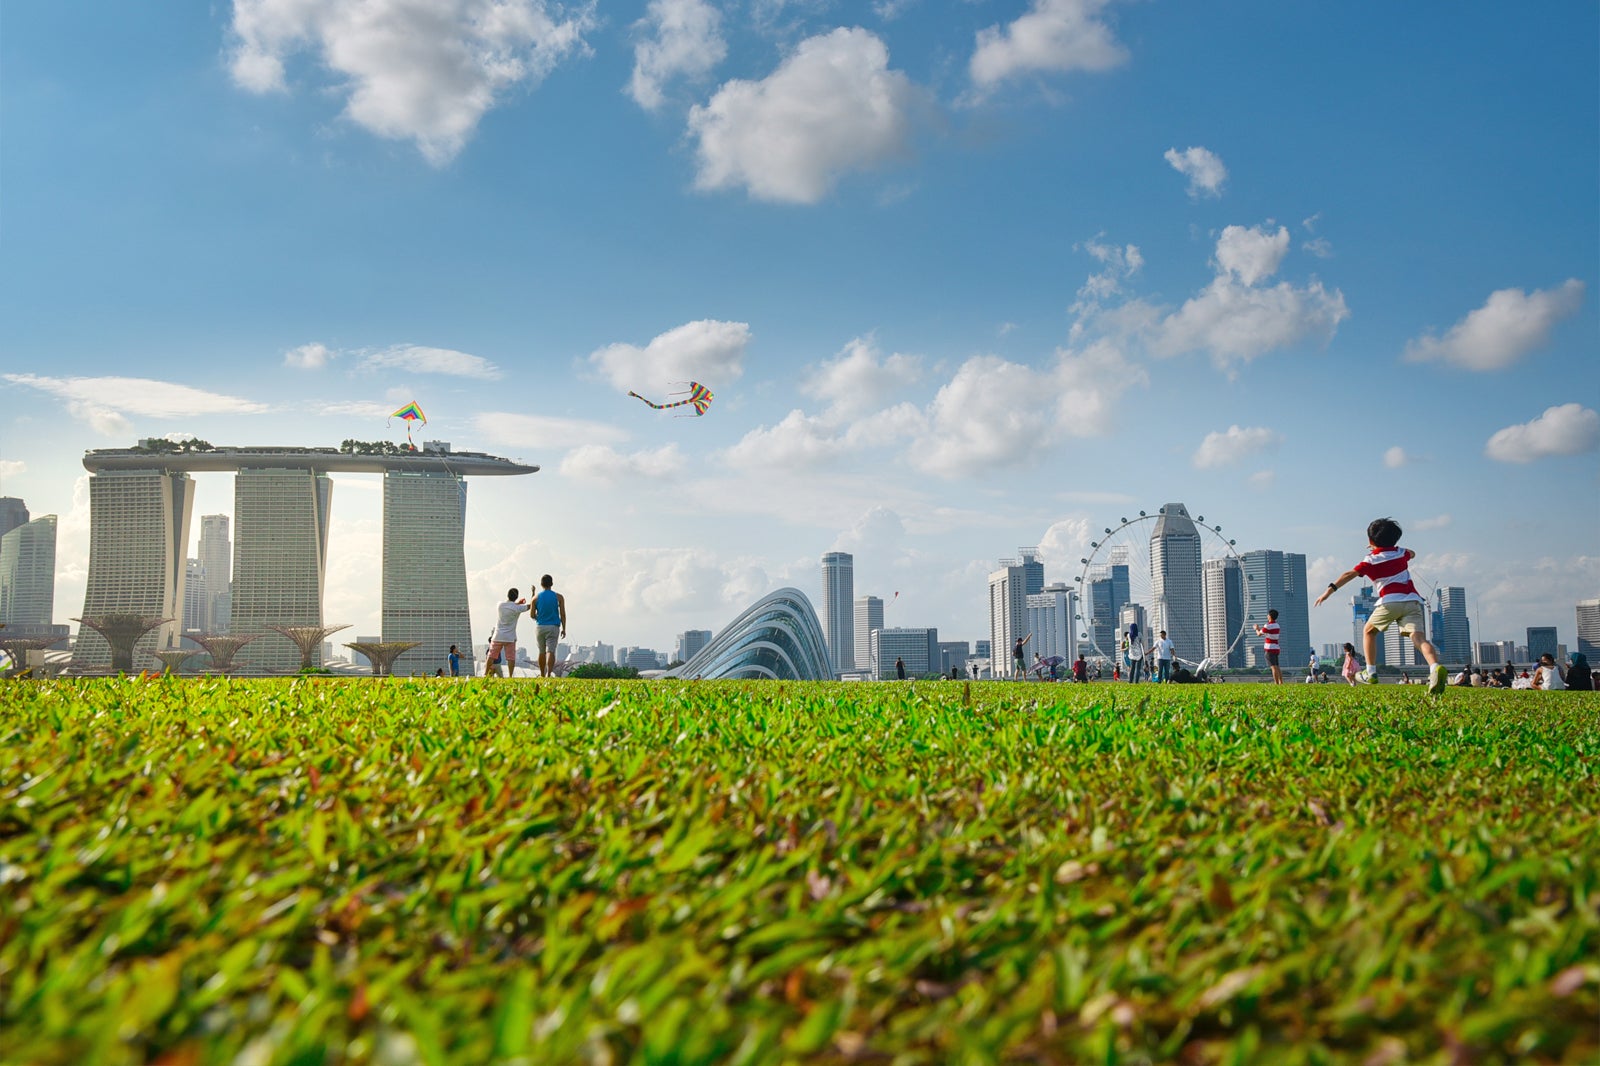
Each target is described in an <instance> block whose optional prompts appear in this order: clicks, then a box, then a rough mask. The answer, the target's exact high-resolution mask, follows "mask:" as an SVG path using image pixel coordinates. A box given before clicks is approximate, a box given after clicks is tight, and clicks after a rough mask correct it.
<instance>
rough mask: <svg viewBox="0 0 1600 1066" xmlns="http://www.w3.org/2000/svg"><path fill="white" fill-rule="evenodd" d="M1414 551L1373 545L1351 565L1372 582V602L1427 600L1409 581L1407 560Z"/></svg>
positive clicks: (1410, 558) (1409, 573)
mask: <svg viewBox="0 0 1600 1066" xmlns="http://www.w3.org/2000/svg"><path fill="white" fill-rule="evenodd" d="M1416 554H1417V553H1416V552H1414V551H1412V550H1411V549H1410V548H1401V547H1399V546H1396V547H1393V548H1374V549H1373V550H1372V551H1371V552H1369V553H1368V554H1367V557H1366V558H1365V559H1362V560H1361V561H1360V562H1359V563H1357V564H1356V565H1355V566H1354V567H1353V568H1352V569H1354V570H1355V572H1356V573H1358V574H1360V575H1361V576H1362V577H1364V578H1366V579H1367V580H1368V581H1370V582H1372V584H1373V586H1374V587H1373V593H1374V594H1375V595H1376V597H1377V599H1376V601H1375V602H1376V603H1378V604H1379V605H1380V606H1381V605H1383V604H1385V603H1404V602H1406V601H1407V600H1416V601H1417V602H1418V603H1425V602H1427V601H1426V600H1424V599H1423V598H1422V594H1421V593H1419V592H1418V591H1417V587H1416V586H1415V585H1413V584H1412V583H1411V569H1410V563H1411V560H1412V559H1414V558H1416Z"/></svg>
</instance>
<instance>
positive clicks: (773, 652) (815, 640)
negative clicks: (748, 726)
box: [666, 588, 834, 681]
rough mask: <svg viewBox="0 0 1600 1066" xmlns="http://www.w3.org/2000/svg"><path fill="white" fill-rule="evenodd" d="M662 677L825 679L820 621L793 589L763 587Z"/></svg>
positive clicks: (827, 664)
mask: <svg viewBox="0 0 1600 1066" xmlns="http://www.w3.org/2000/svg"><path fill="white" fill-rule="evenodd" d="M666 676H668V677H699V678H706V679H714V678H756V677H767V678H773V679H775V680H780V681H831V680H833V678H834V672H833V661H832V660H831V659H829V658H828V643H827V641H826V640H825V639H824V638H823V635H822V623H821V622H819V621H818V620H817V612H816V611H815V609H813V608H812V606H811V601H810V600H808V599H807V598H806V594H805V593H803V592H801V591H800V590H799V589H792V588H784V589H778V590H777V591H776V592H769V593H767V594H766V595H765V596H763V597H761V598H760V599H759V600H757V601H756V602H755V603H753V604H751V605H750V606H749V607H747V608H745V610H744V613H743V614H741V615H739V617H737V618H735V619H734V620H733V621H732V622H730V623H729V624H728V625H727V627H726V628H725V629H723V630H722V632H720V633H718V634H717V635H716V636H715V637H714V638H712V641H711V643H709V644H707V645H706V646H705V647H704V648H701V649H700V650H699V651H698V652H696V653H695V656H694V658H692V659H690V660H689V661H688V662H686V663H684V664H683V665H682V666H680V667H678V668H677V669H676V670H672V671H669V672H668V673H667V675H666Z"/></svg>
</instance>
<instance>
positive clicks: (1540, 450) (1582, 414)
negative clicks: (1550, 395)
mask: <svg viewBox="0 0 1600 1066" xmlns="http://www.w3.org/2000/svg"><path fill="white" fill-rule="evenodd" d="M1597 448H1600V414H1596V413H1595V412H1594V411H1591V410H1590V409H1589V408H1587V407H1581V406H1579V405H1578V404H1575V403H1564V404H1561V405H1560V406H1559V407H1551V408H1548V409H1547V410H1546V411H1545V413H1544V414H1542V415H1540V416H1539V417H1538V418H1535V419H1534V420H1533V421H1532V422H1525V423H1523V424H1522V425H1517V426H1507V427H1506V428H1505V429H1502V430H1500V431H1499V432H1498V433H1496V434H1495V435H1494V436H1492V437H1490V438H1489V443H1488V444H1487V445H1486V446H1485V447H1484V449H1483V454H1484V455H1487V456H1488V457H1489V458H1491V459H1498V460H1499V461H1500V462H1502V463H1531V462H1533V461H1534V460H1535V459H1543V458H1546V457H1549V456H1555V455H1582V454H1583V453H1584V452H1592V451H1594V450H1596V449H1597Z"/></svg>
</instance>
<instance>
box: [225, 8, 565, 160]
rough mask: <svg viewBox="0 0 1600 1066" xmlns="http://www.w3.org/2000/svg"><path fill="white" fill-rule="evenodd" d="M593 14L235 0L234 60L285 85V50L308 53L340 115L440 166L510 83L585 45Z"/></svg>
mask: <svg viewBox="0 0 1600 1066" xmlns="http://www.w3.org/2000/svg"><path fill="white" fill-rule="evenodd" d="M592 25H593V15H592V5H589V4H585V5H583V6H581V7H579V8H577V9H576V10H575V11H574V12H573V13H571V14H570V16H569V15H568V13H567V12H565V11H563V9H562V8H560V7H559V6H557V5H551V4H546V3H544V2H543V0H430V2H428V3H418V2H416V0H234V5H233V23H232V25H231V27H230V30H231V41H230V47H229V65H230V70H231V73H232V75H233V80H234V83H235V84H237V85H238V86H240V87H241V88H243V89H246V90H248V91H250V92H256V93H265V92H277V91H284V90H285V89H286V88H287V81H286V78H285V61H286V60H288V59H290V58H291V57H293V56H295V55H297V54H300V53H305V54H307V55H309V56H311V57H312V59H313V60H314V61H315V62H316V63H317V64H318V65H319V66H320V67H322V68H324V69H325V71H326V73H327V74H328V75H330V77H329V79H328V81H329V87H331V88H332V89H333V91H335V92H337V93H339V94H340V95H342V96H343V97H344V99H345V108H344V113H345V116H346V117H347V118H349V119H350V120H351V121H353V122H355V123H356V124H358V125H360V126H362V127H364V128H366V129H368V130H370V131H372V132H373V133H375V134H377V135H378V136H380V137H387V138H391V139H397V140H411V141H414V142H415V143H416V145H417V147H418V149H420V150H421V152H422V154H423V155H424V156H425V157H426V158H427V159H428V160H429V161H430V162H432V163H434V164H436V165H438V164H443V163H446V162H448V161H449V160H450V159H452V158H453V157H454V156H455V155H456V153H457V152H459V151H460V150H461V148H462V146H463V145H465V144H466V142H467V140H468V139H469V138H470V137H471V136H472V133H473V131H474V130H475V129H476V128H477V125H478V121H479V120H480V119H481V118H482V117H483V115H484V114H485V113H486V112H487V111H488V110H489V109H490V108H492V107H494V106H495V104H496V103H497V102H498V100H499V99H500V98H501V97H502V96H504V95H505V94H506V93H507V92H508V91H509V90H511V89H513V88H514V87H517V86H533V85H537V84H538V83H539V82H540V81H542V80H543V79H544V78H545V76H546V75H548V74H549V73H550V72H551V70H553V69H554V68H555V67H556V65H557V64H558V63H560V62H561V61H562V60H564V59H566V58H567V57H568V56H569V55H572V54H574V53H580V54H581V53H583V52H584V51H586V47H585V45H584V42H583V33H584V32H585V31H586V30H587V29H589V28H590V27H591V26H592Z"/></svg>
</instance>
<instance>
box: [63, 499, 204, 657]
mask: <svg viewBox="0 0 1600 1066" xmlns="http://www.w3.org/2000/svg"><path fill="white" fill-rule="evenodd" d="M193 516H194V482H193V481H191V480H190V478H189V475H188V474H186V473H182V472H174V471H170V470H163V469H159V468H157V469H130V470H101V471H100V472H98V473H96V474H93V475H92V476H91V477H90V478H89V578H88V581H87V582H86V583H85V586H84V592H83V617H85V618H92V617H97V616H100V615H105V614H120V613H132V614H142V615H147V616H150V617H154V618H168V619H171V621H169V622H167V623H166V624H165V625H163V626H161V627H160V628H159V629H157V630H155V631H154V632H152V633H150V634H149V635H147V636H145V637H144V639H142V640H141V641H139V644H138V648H139V649H140V650H145V651H148V650H153V649H155V648H166V647H172V646H176V644H177V642H178V623H179V614H180V613H181V612H182V610H183V586H184V578H185V576H186V575H185V572H184V571H185V568H184V560H185V558H186V556H187V554H188V546H189V523H190V520H191V519H192V518H193ZM110 665H111V648H110V646H109V645H108V644H107V643H106V642H105V638H103V637H101V636H100V634H99V633H96V632H95V631H94V630H93V629H90V628H89V627H88V626H82V627H80V628H79V630H78V640H77V642H76V644H74V645H73V649H72V668H73V669H74V670H75V671H79V672H85V671H93V670H101V669H105V668H107V667H109V666H110Z"/></svg>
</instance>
